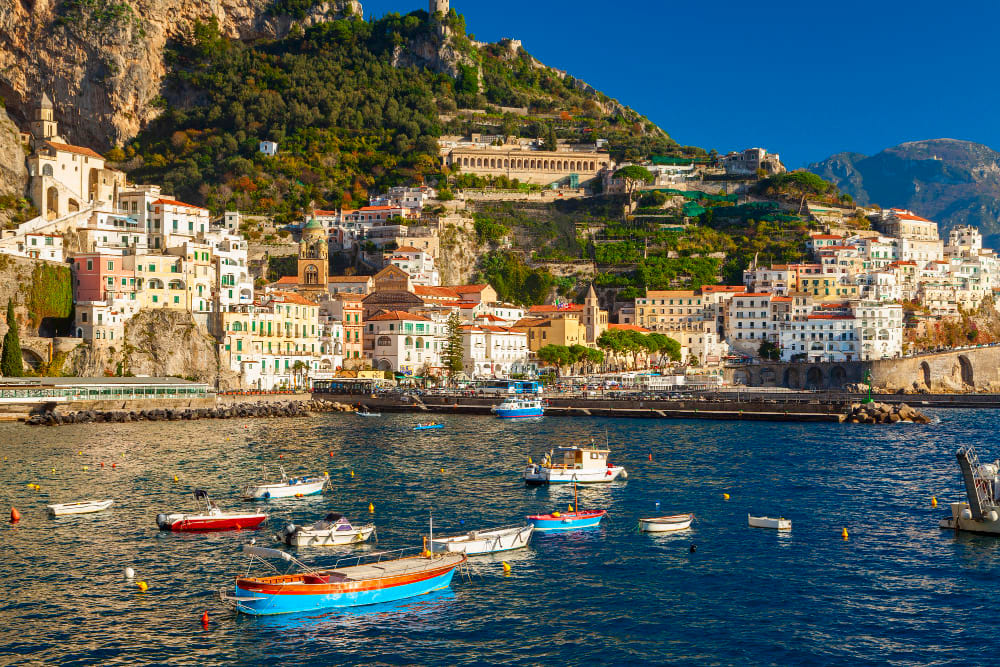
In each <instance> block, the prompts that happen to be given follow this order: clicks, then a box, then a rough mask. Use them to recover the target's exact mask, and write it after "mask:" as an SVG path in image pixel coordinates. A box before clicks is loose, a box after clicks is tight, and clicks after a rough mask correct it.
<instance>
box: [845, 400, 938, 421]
mask: <svg viewBox="0 0 1000 667" xmlns="http://www.w3.org/2000/svg"><path fill="white" fill-rule="evenodd" d="M845 421H847V422H849V423H851V424H895V423H898V422H913V423H914V424H929V423H930V422H931V418H930V417H928V416H927V415H925V414H924V413H922V412H920V411H919V410H914V409H913V408H911V407H910V406H909V405H907V404H906V403H900V404H898V405H889V404H887V403H855V404H853V405H852V406H851V410H850V412H848V413H847V419H845Z"/></svg>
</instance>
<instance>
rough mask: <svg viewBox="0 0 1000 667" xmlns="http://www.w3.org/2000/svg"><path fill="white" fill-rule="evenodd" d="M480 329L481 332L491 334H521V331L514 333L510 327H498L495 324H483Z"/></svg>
mask: <svg viewBox="0 0 1000 667" xmlns="http://www.w3.org/2000/svg"><path fill="white" fill-rule="evenodd" d="M481 328H482V329H483V331H491V332H493V333H512V334H516V333H523V332H521V331H514V330H513V329H512V328H510V327H498V326H497V325H495V324H484V325H482V327H481Z"/></svg>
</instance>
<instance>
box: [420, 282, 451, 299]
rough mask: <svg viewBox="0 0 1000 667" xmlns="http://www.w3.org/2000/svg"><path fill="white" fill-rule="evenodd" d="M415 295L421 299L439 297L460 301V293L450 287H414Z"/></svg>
mask: <svg viewBox="0 0 1000 667" xmlns="http://www.w3.org/2000/svg"><path fill="white" fill-rule="evenodd" d="M413 293H414V294H416V295H417V296H420V297H437V298H439V299H452V300H454V299H458V298H459V296H458V292H456V291H455V290H454V289H452V288H450V287H432V286H430V285H414V286H413Z"/></svg>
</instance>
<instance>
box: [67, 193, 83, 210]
mask: <svg viewBox="0 0 1000 667" xmlns="http://www.w3.org/2000/svg"><path fill="white" fill-rule="evenodd" d="M66 211H67V213H79V212H80V202H78V201H77V200H75V199H73V198H72V197H70V198H69V199H68V200H66Z"/></svg>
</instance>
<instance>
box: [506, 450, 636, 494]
mask: <svg viewBox="0 0 1000 667" xmlns="http://www.w3.org/2000/svg"><path fill="white" fill-rule="evenodd" d="M610 455H611V450H610V449H608V448H607V446H605V447H604V448H601V447H598V446H597V445H596V444H595V443H594V442H591V443H590V445H585V446H580V447H556V448H555V449H552V450H551V451H549V453H548V454H546V455H545V457H544V459H543V460H542V462H541V463H529V464H528V467H527V468H525V469H524V481H525V483H526V484H569V483H571V482H578V483H580V484H597V483H607V482H613V481H615V480H616V479H628V473H626V472H625V468H623V467H622V466H616V465H611V462H610V461H609V460H608V457H609V456H610Z"/></svg>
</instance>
